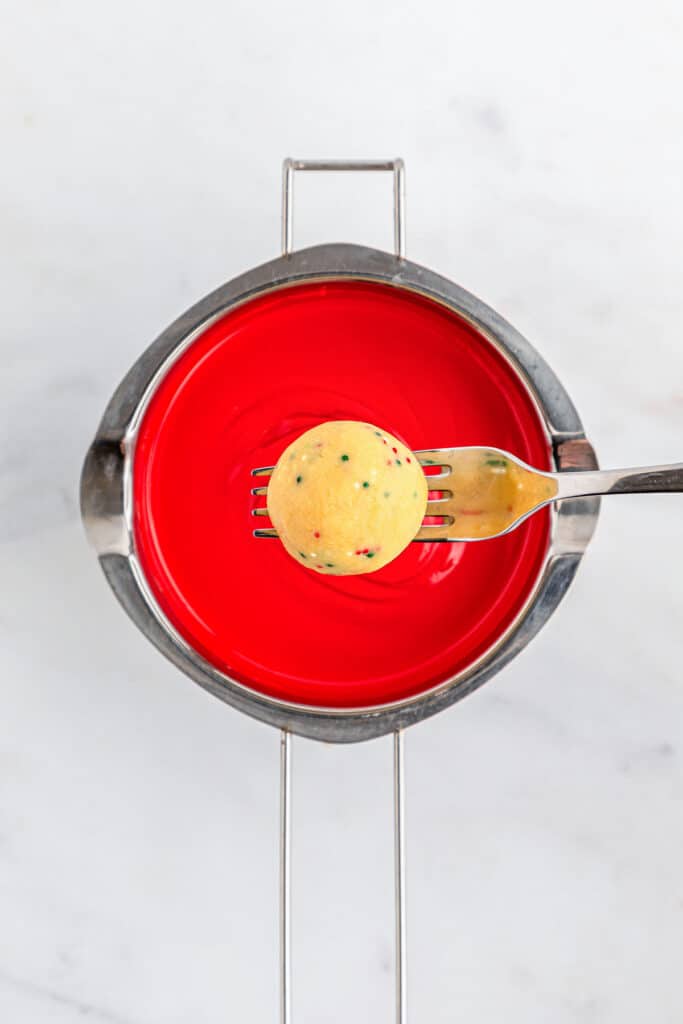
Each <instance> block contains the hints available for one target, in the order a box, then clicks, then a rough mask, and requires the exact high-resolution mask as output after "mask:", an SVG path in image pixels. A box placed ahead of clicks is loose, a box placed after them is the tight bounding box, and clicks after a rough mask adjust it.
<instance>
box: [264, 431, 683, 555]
mask: <svg viewBox="0 0 683 1024" xmlns="http://www.w3.org/2000/svg"><path fill="white" fill-rule="evenodd" d="M415 454H416V456H417V458H418V461H419V462H420V464H421V465H422V467H423V468H424V469H425V475H426V477H427V483H428V484H429V495H428V501H427V510H426V515H425V518H424V520H423V523H422V527H421V528H420V530H419V531H418V533H417V534H416V536H415V537H414V538H413V540H415V541H428V542H434V541H479V540H491V539H493V538H494V537H502V536H503V535H504V534H506V533H510V531H511V530H515V529H516V528H517V527H518V526H519V525H520V524H521V523H523V522H524V521H525V519H528V518H529V516H531V515H533V514H534V512H537V511H538V510H539V509H541V508H544V507H545V506H547V505H550V504H552V503H554V502H556V501H563V500H565V499H566V498H585V497H591V496H597V495H605V494H645V493H664V492H673V491H681V492H683V463H675V464H672V465H668V466H644V467H640V468H635V469H603V470H579V471H570V472H564V473H549V472H545V471H542V470H538V469H534V468H533V467H532V466H529V465H528V464H527V463H526V462H524V461H522V459H519V458H517V457H516V456H515V455H511V454H510V452H506V451H503V450H502V449H501V448H483V447H475V446H471V447H463V448H431V449H424V450H422V451H417V452H415ZM475 464H478V468H477V469H476V470H475V473H477V474H478V475H477V476H476V478H475V479H474V483H475V485H479V498H480V499H482V498H483V501H482V500H480V501H479V504H481V505H482V507H481V508H475V509H471V508H470V509H468V508H464V507H463V494H464V492H465V487H464V484H465V483H466V482H469V484H470V485H471V484H472V482H473V477H472V467H473V466H474V465H475ZM274 468H275V467H274V466H263V467H261V468H259V469H252V471H251V475H252V476H257V477H261V476H263V477H267V476H270V475H271V473H272V472H273V470H274ZM505 482H511V483H512V484H513V490H512V498H513V500H512V502H510V501H509V500H505V499H503V498H502V496H501V486H502V485H503V486H504V484H505ZM433 485H434V486H433ZM482 489H483V491H482ZM487 489H488V493H487ZM525 490H526V493H525ZM251 493H252V494H253V495H255V496H257V497H260V496H264V495H266V494H267V493H268V487H267V485H266V486H259V487H254V488H252V490H251ZM487 502H488V505H487ZM251 514H252V515H253V516H267V515H268V509H267V508H264V507H260V508H254V509H252V513H251ZM253 533H254V536H255V537H277V530H275V529H273V528H272V527H267V528H263V529H256V530H254V531H253Z"/></svg>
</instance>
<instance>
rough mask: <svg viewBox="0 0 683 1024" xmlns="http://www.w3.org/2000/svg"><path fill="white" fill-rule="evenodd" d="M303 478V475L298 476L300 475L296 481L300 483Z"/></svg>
mask: <svg viewBox="0 0 683 1024" xmlns="http://www.w3.org/2000/svg"><path fill="white" fill-rule="evenodd" d="M302 480H303V477H302V476H298V477H297V478H296V482H297V483H298V484H300V483H301V481H302Z"/></svg>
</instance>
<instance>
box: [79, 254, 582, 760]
mask: <svg viewBox="0 0 683 1024" xmlns="http://www.w3.org/2000/svg"><path fill="white" fill-rule="evenodd" d="M321 280H325V281H332V280H340V281H349V280H358V281H366V282H375V283H380V284H384V285H389V286H393V287H395V288H399V289H402V290H404V291H409V292H412V293H417V294H419V295H421V296H423V297H425V298H427V299H430V300H432V301H434V302H436V303H437V304H440V305H442V306H444V307H446V308H447V309H449V310H451V311H452V312H454V313H456V314H457V315H458V316H460V317H461V318H462V319H465V320H466V321H467V322H468V323H469V324H470V325H471V326H472V327H473V328H474V329H475V330H476V331H477V332H478V333H479V334H480V335H482V336H483V337H484V338H485V340H486V341H487V342H489V343H490V344H492V345H493V346H494V347H495V348H496V349H497V350H498V351H499V353H500V354H501V355H502V356H503V357H504V358H505V359H506V361H507V362H508V363H509V364H510V365H511V367H512V369H513V370H514V371H515V372H516V373H517V375H518V377H519V378H520V379H521V381H522V383H523V384H524V386H525V388H526V390H527V392H528V394H529V396H530V398H531V400H532V402H533V403H534V405H535V407H536V409H537V412H538V414H539V417H540V420H541V422H542V424H543V425H544V428H545V431H546V434H547V438H548V443H549V447H550V452H551V458H552V461H553V463H554V466H555V468H556V469H557V470H558V471H562V470H564V469H569V468H571V469H593V468H597V461H596V459H595V455H594V452H593V449H592V447H591V445H590V443H589V442H588V441H587V440H586V437H585V434H584V431H583V427H582V424H581V421H580V419H579V416H578V414H577V412H576V409H575V408H574V405H573V404H572V402H571V400H570V398H569V396H568V394H567V392H566V391H565V389H564V387H563V386H562V384H561V383H560V381H559V379H558V378H557V376H556V375H555V374H554V372H553V371H552V370H551V369H550V367H549V366H548V364H547V363H546V362H545V361H544V360H543V359H542V358H541V356H540V355H539V354H538V353H537V352H536V351H535V349H534V348H533V347H532V346H531V345H530V344H529V342H528V341H527V340H526V339H525V338H524V337H523V336H522V335H521V334H520V333H519V332H518V331H517V330H515V328H514V327H512V326H511V325H510V324H509V323H508V322H507V321H506V320H504V319H503V318H502V317H501V316H500V315H499V314H498V313H496V312H495V311H494V310H493V309H491V307H489V306H487V305H486V304H485V303H483V302H482V301H481V300H480V299H478V298H476V297H475V296H473V295H471V294H470V293H469V292H467V291H465V290H464V289H463V288H461V287H460V286H458V285H456V284H455V283H454V282H452V281H449V280H448V279H447V278H444V277H442V276H441V275H439V274H437V273H435V272H434V271H432V270H429V269H428V268H426V267H423V266H420V265H419V264H416V263H412V262H410V261H408V260H404V259H400V258H398V257H396V256H394V255H392V254H391V253H387V252H383V251H381V250H377V249H370V248H367V247H365V246H359V245H353V244H346V243H344V244H342V243H334V244H326V245H319V246H314V247H311V248H308V249H300V250H297V251H295V252H293V253H290V254H288V255H286V256H281V257H278V258H277V259H275V260H271V261H269V262H268V263H265V264H262V265H261V266H258V267H255V268H253V269H251V270H248V271H246V272H245V273H243V274H241V275H239V276H238V277H236V278H234V279H233V280H232V281H229V282H228V283H227V284H224V285H222V286H221V287H219V288H218V289H216V290H215V291H213V292H211V293H210V294H209V295H207V296H206V297H205V298H203V299H201V300H200V301H199V302H198V303H196V304H195V305H194V306H192V307H191V308H190V309H189V310H187V311H186V312H185V313H183V314H182V316H180V317H179V318H178V319H177V320H176V321H174V323H172V324H171V325H170V326H169V327H168V328H166V330H164V331H163V332H162V333H161V335H160V336H159V337H158V338H157V339H156V341H154V342H153V343H152V345H150V347H149V348H148V349H147V350H146V351H145V352H143V353H142V355H141V356H140V357H139V358H138V359H137V360H136V362H135V363H134V364H133V366H132V367H131V369H130V370H129V372H128V373H127V374H126V376H125V377H124V379H123V380H122V382H121V384H120V385H119V387H118V388H117V389H116V391H115V392H114V395H113V396H112V398H111V400H110V402H109V404H108V405H107V408H106V410H105V412H104V415H103V417H102V420H101V422H100V425H99V427H98V430H97V433H96V435H95V439H94V440H93V442H92V444H91V445H90V448H89V449H88V452H87V454H86V458H85V462H84V465H83V471H82V476H81V514H82V517H83V522H84V525H85V529H86V533H87V535H88V538H89V540H90V542H91V543H92V545H93V547H94V548H95V550H96V552H97V555H98V558H99V561H100V565H101V566H102V569H103V571H104V574H105V576H106V578H107V580H108V582H109V584H110V586H111V587H112V589H113V591H114V593H115V594H116V596H117V598H118V600H119V601H120V603H121V604H122V606H123V607H124V609H125V611H126V612H127V613H128V615H129V616H130V618H131V619H132V620H133V622H134V623H135V624H136V625H137V626H138V628H139V629H140V630H141V631H142V632H143V633H144V634H145V635H146V636H147V637H148V639H149V640H151V641H152V643H153V644H154V645H155V646H156V647H157V648H158V649H159V650H160V651H161V653H163V654H164V655H165V656H166V657H167V658H169V659H170V660H171V661H172V662H173V663H174V664H175V665H176V666H177V667H178V668H180V669H181V670H182V671H183V672H184V673H185V674H186V675H188V676H190V677H191V678H192V679H193V680H195V682H197V683H199V684H200V685H201V686H203V687H204V688H205V689H207V690H208V691H210V692H211V693H213V694H214V695H216V696H218V697H219V698H220V699H221V700H223V701H225V702H226V703H228V704H230V705H232V706H233V707H235V708H237V709H238V710H241V711H243V712H245V713H247V714H249V715H251V716H252V717H254V718H257V719H259V720H260V721H263V722H266V723H268V724H270V725H273V726H275V727H277V728H280V729H286V730H288V731H290V732H293V733H298V734H300V735H303V736H307V737H309V738H312V739H318V740H324V741H327V742H356V741H360V740H366V739H371V738H374V737H377V736H381V735H384V734H386V733H389V732H393V731H396V730H397V729H403V728H406V727H407V726H409V725H413V724H415V723H416V722H418V721H421V720H423V719H424V718H427V717H429V716H431V715H433V714H436V713H437V712H438V711H441V710H442V709H443V708H445V707H448V706H449V705H450V704H453V703H454V702H455V701H457V700H460V699H462V697H464V696H466V695H467V694H469V693H471V692H472V691H473V690H475V689H477V688H478V687H479V686H481V685H482V684H483V683H484V682H486V681H487V680H488V679H490V678H491V676H493V675H494V674H495V673H496V672H498V671H499V670H500V669H501V668H502V667H503V666H504V665H506V664H507V663H508V662H509V661H510V660H511V659H512V658H514V657H515V656H516V655H517V654H518V653H519V652H520V651H521V650H522V649H523V648H524V647H525V646H526V645H527V644H528V643H529V641H530V640H531V639H532V638H533V637H534V636H535V634H536V633H537V632H538V630H539V629H540V628H541V627H542V626H543V625H544V623H545V622H546V621H547V620H548V618H549V617H550V616H551V615H552V613H553V611H554V610H555V608H556V607H557V605H558V604H559V602H560V601H561V599H562V597H563V596H564V594H565V593H566V591H567V589H568V588H569V586H570V584H571V582H572V579H573V578H574V575H575V573H576V569H577V568H578V565H579V562H580V561H581V558H582V556H583V553H584V551H585V548H586V546H587V544H588V542H589V540H590V537H591V536H592V533H593V531H594V529H595V525H596V522H597V517H598V513H599V507H600V504H599V500H598V499H596V498H581V499H572V500H571V501H563V502H561V503H559V504H558V505H557V507H555V508H554V510H553V512H552V515H551V538H550V544H549V547H548V550H547V552H546V556H545V560H544V563H543V566H542V569H541V571H540V573H539V575H538V577H537V579H536V582H535V585H534V587H533V588H532V590H531V592H530V594H529V596H528V599H527V601H526V602H525V604H524V606H523V607H522V608H521V609H520V611H519V613H518V614H517V616H516V617H515V619H514V620H513V621H512V622H511V624H510V625H509V626H508V628H507V629H506V630H505V631H504V632H503V633H502V634H501V635H500V637H498V639H497V640H496V642H495V643H494V644H493V645H491V647H489V648H488V649H487V650H486V651H485V652H484V653H483V654H482V655H481V656H480V657H479V658H478V659H477V660H476V661H475V662H473V663H472V664H471V665H469V666H468V667H467V668H466V669H464V670H462V671H461V672H459V673H457V674H456V675H454V676H453V677H451V678H449V679H448V680H445V681H444V682H442V683H439V684H438V685H437V686H435V687H433V688H432V689H429V690H426V691H424V692H422V693H420V694H417V695H413V696H411V697H408V698H405V699H403V700H400V701H396V702H394V703H392V704H384V705H375V706H371V707H362V708H328V707H312V706H309V705H301V704H293V703H289V702H286V701H284V700H282V699H278V698H273V697H269V696H266V695H264V694H262V693H259V692H258V691H256V690H253V689H251V688H249V687H248V686H246V685H244V684H243V683H240V682H237V681H236V680H234V679H232V678H231V677H230V676H229V675H227V674H226V673H224V672H222V671H220V670H219V669H217V668H215V667H214V666H213V665H212V664H211V663H210V662H208V661H207V660H206V659H205V658H203V657H202V656H201V655H200V654H198V653H197V652H196V651H195V650H194V649H193V648H192V646H191V645H190V644H188V642H187V641H186V640H185V639H184V638H183V637H182V636H181V635H180V634H179V633H178V632H177V630H176V629H175V628H174V627H173V625H172V624H171V623H170V622H169V621H168V619H167V618H166V616H165V614H164V613H163V611H162V610H161V608H160V606H159V605H158V603H157V601H156V598H155V597H154V595H153V593H152V591H151V589H150V587H149V586H148V583H147V581H146V579H145V576H144V573H143V570H142V568H141V566H140V563H139V561H138V559H137V557H136V552H135V543H134V535H133V526H132V511H133V508H132V483H133V463H134V454H135V442H136V436H137V431H138V429H139V426H140V423H141V421H142V418H143V415H144V412H145V410H146V408H147V405H148V403H149V401H150V399H151V397H152V395H153V394H154V392H155V391H156V388H157V386H158V384H159V382H160V380H161V379H162V378H163V377H164V376H165V374H166V373H167V372H168V370H169V369H170V367H171V366H172V365H173V363H174V362H175V361H176V359H178V358H179V357H180V355H181V354H182V353H183V352H184V351H185V350H186V349H187V347H188V346H189V345H191V344H192V342H193V341H195V340H196V338H197V337H198V336H199V335H200V334H201V333H203V332H204V331H205V330H206V329H207V328H208V327H209V326H210V325H211V324H212V323H214V322H215V321H216V320H218V319H219V318H220V317H222V316H223V315H224V314H225V313H227V312H228V311H232V310H234V309H235V308H236V307H238V306H240V305H243V304H244V303H247V302H249V301H251V300H253V299H255V298H257V297H260V296H262V295H264V294H266V293H268V292H272V291H275V290H279V289H282V288H287V287H291V286H295V285H303V284H311V283H315V282H320V281H321Z"/></svg>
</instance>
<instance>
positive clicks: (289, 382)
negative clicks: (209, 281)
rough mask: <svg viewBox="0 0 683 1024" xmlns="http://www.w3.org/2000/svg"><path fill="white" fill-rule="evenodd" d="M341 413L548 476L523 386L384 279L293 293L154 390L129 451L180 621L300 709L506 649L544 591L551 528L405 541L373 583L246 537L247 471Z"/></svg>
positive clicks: (455, 320) (194, 351) (453, 323)
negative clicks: (519, 461)
mask: <svg viewBox="0 0 683 1024" xmlns="http://www.w3.org/2000/svg"><path fill="white" fill-rule="evenodd" d="M334 419H359V420H366V421H368V422H370V423H374V424H376V425H377V426H379V427H383V428H384V429H386V430H388V431H390V432H391V433H393V434H396V435H397V436H398V437H400V438H401V439H402V440H403V441H404V442H405V444H406V445H408V446H409V447H411V448H413V449H418V448H435V447H447V446H455V445H492V446H496V447H499V448H504V449H507V450H508V451H510V452H512V453H513V454H514V455H518V456H521V457H522V458H523V459H525V460H526V461H527V462H529V463H531V464H532V465H534V466H537V467H539V468H541V469H549V468H550V461H549V450H548V441H547V438H546V435H545V432H544V429H543V426H542V424H541V421H540V419H539V416H538V413H537V412H536V409H535V407H534V405H533V403H532V401H531V399H530V397H529V395H528V393H527V391H526V390H525V388H524V386H523V384H522V383H521V382H520V380H519V378H518V377H517V375H516V374H515V372H514V371H513V370H512V369H511V368H510V367H509V365H508V364H507V363H506V361H505V360H504V359H503V358H502V357H501V356H500V355H499V354H498V352H497V351H496V349H495V348H494V347H493V346H492V345H491V344H490V343H489V342H487V341H486V340H485V339H484V338H482V337H481V336H480V335H479V334H478V333H477V332H476V331H475V330H473V329H472V328H471V327H470V326H469V325H468V324H467V323H466V322H465V321H463V320H462V319H461V318H459V317H458V316H456V315H455V314H453V313H451V312H449V311H447V310H445V309H444V308H442V307H441V306H439V305H438V304H436V303H434V302H432V301H430V300H427V299H424V298H422V297H419V296H416V295H413V294H410V293H409V292H406V291H403V290H399V289H397V288H393V287H391V286H388V285H381V284H370V283H365V282H356V281H353V282H330V283H327V284H310V285H300V286H294V287H288V288H284V289H281V290H279V291H277V292H271V293H269V294H267V295H265V296H263V297H262V298H257V299H254V300H252V301H250V302H249V303H247V304H245V305H244V306H242V307H240V308H238V309H236V310H234V311H233V312H230V313H227V314H226V315H225V316H223V317H222V318H221V319H220V320H218V321H217V322H216V323H215V324H213V325H212V326H211V327H209V328H208V329H207V330H206V331H205V332H204V333H203V334H202V335H201V336H200V337H199V338H198V339H197V340H196V341H195V342H193V344H192V345H191V346H190V347H189V348H188V349H187V351H186V352H185V353H184V354H183V355H182V356H181V357H180V359H178V361H177V362H176V363H175V364H174V365H173V366H172V368H171V369H170V370H169V372H168V373H167V374H166V376H165V377H164V378H163V380H162V381H161V383H160V384H159V386H158V387H157V389H156V391H155V393H154V396H153V397H152V399H151V401H150V403H149V406H148V408H147V411H146V413H145V415H144V417H143V420H142V423H141V426H140V430H139V434H138V439H137V445H136V450H135V458H134V482H133V487H134V535H135V545H136V550H137V555H138V558H139V561H140V564H141V566H142V569H143V571H144V573H145V576H146V578H147V581H148V584H149V586H150V587H151V590H152V591H153V593H154V595H155V597H156V599H157V601H158V603H159V605H160V606H161V608H162V609H163V611H164V613H165V614H166V616H167V618H168V619H169V620H170V622H171V623H172V624H173V625H174V626H175V628H176V629H177V630H178V632H179V633H180V634H181V635H182V636H183V637H184V638H185V640H186V641H187V642H188V643H189V644H190V645H191V646H192V647H193V648H194V649H195V650H196V651H198V652H199V653H200V654H201V655H202V656H203V657H204V658H205V659H206V660H207V661H209V662H211V664H212V665H214V666H215V667H216V668H218V669H220V670H221V671H223V672H225V673H227V674H229V675H230V676H232V677H233V678H234V679H236V680H238V681H239V682H242V683H244V684H245V685H247V686H249V687H251V688H252V689H254V690H257V691H259V692H260V693H263V694H268V695H270V696H272V697H277V698H280V699H283V700H286V701H288V702H293V703H297V704H312V705H317V706H324V707H337V708H345V707H368V706H372V705H378V704H384V703H388V702H392V701H396V700H401V699H404V698H407V697H410V696H412V695H415V694H419V693H423V692H424V691H426V690H429V689H431V688H432V687H434V686H437V685H438V684H440V683H442V682H444V680H446V679H448V678H449V677H451V676H452V675H454V674H455V673H457V672H460V671H462V670H463V669H466V668H467V667H468V666H469V665H471V664H472V663H473V662H474V661H476V659H478V658H479V657H480V656H481V655H482V654H484V653H485V652H486V651H487V650H488V649H489V648H490V647H491V646H492V645H493V644H495V643H496V641H497V640H498V639H499V638H500V637H501V635H502V634H503V633H504V632H505V631H506V629H507V628H508V627H509V626H510V624H511V623H512V622H513V620H514V619H515V617H516V616H517V615H518V613H519V612H520V610H521V608H522V607H523V605H524V603H525V602H526V600H527V599H528V597H529V596H530V594H531V593H532V591H533V589H534V587H535V584H536V582H537V579H538V575H539V572H540V570H541V567H542V564H543V560H544V556H545V553H546V551H547V546H548V539H549V516H548V513H547V511H544V512H541V513H539V514H537V515H535V516H533V517H532V518H531V519H529V520H528V521H527V522H526V523H525V524H524V525H523V526H521V527H520V528H519V529H518V530H516V531H515V532H514V533H511V534H510V535H509V536H506V537H501V538H499V539H498V540H493V541H486V542H483V543H477V544H411V545H410V546H409V547H408V549H407V550H406V551H405V552H404V553H403V554H402V555H401V556H400V557H399V558H397V559H396V560H395V561H394V562H392V563H391V564H390V565H388V566H386V567H385V568H383V569H380V570H379V571H378V572H375V573H371V574H369V575H365V576H347V577H333V576H322V575H319V574H318V573H313V572H309V571H308V570H306V569H304V568H302V566H300V565H298V564H297V563H296V562H295V561H294V560H293V559H292V558H290V556H289V555H288V554H287V553H286V552H285V551H284V549H283V548H282V546H281V544H280V543H279V542H278V541H277V540H256V539H255V538H254V537H253V536H252V530H253V528H254V526H255V525H258V526H263V525H265V524H264V520H263V519H261V520H254V518H253V517H252V516H251V515H250V509H251V508H252V507H253V506H254V504H255V503H256V502H257V499H254V498H252V497H251V495H250V493H249V491H250V488H251V487H252V486H253V485H254V482H255V481H254V480H253V478H252V477H251V476H250V472H249V471H250V469H251V468H252V467H254V466H263V465H269V464H273V463H275V462H276V461H277V459H278V457H279V455H280V453H281V452H282V451H283V449H284V448H285V447H286V446H287V445H288V444H289V443H290V441H292V440H293V439H294V438H295V437H296V436H297V435H299V434H301V433H302V432H303V431H304V430H307V429H308V428H309V427H312V426H314V425H315V424H316V423H320V422H321V421H323V420H334Z"/></svg>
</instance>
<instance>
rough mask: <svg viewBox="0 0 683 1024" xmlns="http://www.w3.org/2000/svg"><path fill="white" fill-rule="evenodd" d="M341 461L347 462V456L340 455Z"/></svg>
mask: <svg viewBox="0 0 683 1024" xmlns="http://www.w3.org/2000/svg"><path fill="white" fill-rule="evenodd" d="M341 460H342V462H348V461H349V457H348V455H342V457H341Z"/></svg>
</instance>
